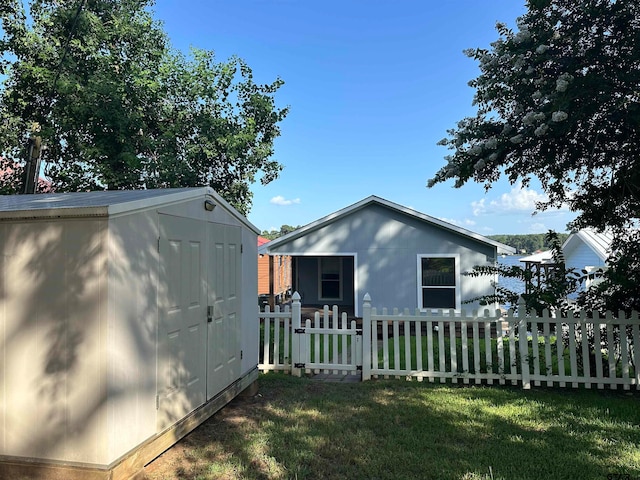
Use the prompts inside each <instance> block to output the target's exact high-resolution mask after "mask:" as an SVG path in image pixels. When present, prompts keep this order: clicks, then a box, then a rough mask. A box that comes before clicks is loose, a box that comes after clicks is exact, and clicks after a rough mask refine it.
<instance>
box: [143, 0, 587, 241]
mask: <svg viewBox="0 0 640 480" xmlns="http://www.w3.org/2000/svg"><path fill="white" fill-rule="evenodd" d="M154 9H155V12H156V18H158V19H159V20H161V21H163V22H164V28H165V30H166V32H167V33H168V35H169V37H170V39H171V42H172V44H173V46H174V47H175V48H177V49H180V50H183V51H187V50H188V49H189V47H190V46H191V45H193V46H196V47H199V48H205V49H209V50H214V51H215V52H216V55H217V58H218V60H220V61H222V60H226V59H227V58H228V57H229V56H231V55H237V56H239V57H241V58H243V59H245V60H246V61H247V63H248V64H249V65H250V66H251V68H252V69H253V73H254V78H255V80H256V81H257V82H261V83H267V82H271V81H273V80H274V79H275V78H276V77H280V78H282V79H283V80H284V82H285V84H284V86H283V87H282V88H281V89H280V90H279V91H278V92H277V94H276V101H277V103H278V105H279V106H281V107H283V106H287V105H288V106H289V107H290V113H289V115H288V116H287V118H286V119H285V120H284V122H282V125H281V129H282V135H281V137H280V138H279V139H278V140H277V141H276V144H275V156H274V158H275V159H276V160H278V161H279V162H280V163H282V164H283V165H284V167H285V168H284V171H283V172H282V174H281V176H280V178H279V179H277V180H275V181H273V182H272V183H270V184H269V185H267V186H262V185H261V184H259V183H258V184H256V185H255V187H254V188H253V192H254V199H253V207H252V210H251V213H250V214H249V220H250V221H251V222H253V223H254V224H255V225H256V226H257V227H258V228H260V229H261V230H271V229H273V228H279V227H280V225H282V224H288V225H305V224H307V223H309V222H312V221H314V220H316V219H318V218H320V217H322V216H324V215H327V214H329V213H332V212H334V211H336V210H338V209H340V208H343V207H346V206H348V205H351V204H353V203H355V202H357V201H359V200H362V199H363V198H365V197H368V196H369V195H377V196H380V197H383V198H385V199H387V200H390V201H392V202H396V203H399V204H401V205H404V206H407V207H411V208H414V209H416V210H419V211H421V212H423V213H426V214H428V215H432V216H435V217H438V218H441V219H444V220H446V221H449V222H451V223H454V224H457V225H459V226H462V227H465V228H468V229H470V230H473V231H476V232H478V233H481V234H483V235H491V234H498V233H544V232H546V231H547V230H548V229H550V228H552V229H555V230H557V231H565V227H566V224H567V222H569V221H571V220H572V219H573V218H574V216H575V215H574V214H572V213H571V212H568V211H566V210H559V211H550V212H542V213H538V214H537V215H534V216H532V212H533V210H534V202H535V201H536V200H540V199H543V198H544V196H543V193H542V190H541V189H540V187H539V184H538V183H537V182H532V184H531V186H530V188H528V189H522V188H521V187H520V186H518V185H515V186H513V185H510V184H509V183H508V182H507V181H506V180H502V181H500V182H498V183H496V184H495V185H494V187H493V189H491V190H490V191H489V192H487V193H485V191H484V188H483V186H482V185H478V184H475V183H469V184H467V185H465V186H464V187H462V188H460V189H454V188H453V186H452V183H446V184H439V185H437V186H435V187H433V188H431V189H427V188H426V183H427V180H428V179H429V178H431V177H432V176H433V175H434V174H435V172H436V171H437V170H438V169H439V168H440V167H441V166H443V165H444V164H445V160H444V156H445V155H446V154H447V153H448V151H447V150H446V149H445V148H443V147H440V146H437V145H436V144H437V142H438V141H439V140H440V139H441V138H443V137H445V136H446V131H447V129H449V128H453V127H454V126H455V124H456V122H457V121H458V120H461V119H462V118H464V117H465V116H469V115H472V114H473V113H474V109H473V106H472V100H473V93H474V91H473V89H471V88H470V87H469V86H468V85H467V83H468V82H469V80H471V79H473V78H475V77H476V76H477V75H478V73H479V70H478V68H477V65H476V62H475V61H473V60H471V59H469V58H467V57H466V56H465V55H464V54H463V53H462V51H463V50H464V49H466V48H475V47H488V46H489V44H490V42H492V41H494V40H496V39H497V38H498V34H497V32H496V30H495V23H496V21H501V22H504V23H506V24H507V25H509V26H510V27H513V28H515V20H516V18H517V17H518V16H520V15H522V14H523V13H524V12H525V8H524V1H523V0H482V1H478V0H446V1H434V0H400V1H391V0H368V1H365V0H342V1H334V0H322V1H319V0H233V1H232V0H189V2H183V1H178V0H157V1H156V5H155V7H154Z"/></svg>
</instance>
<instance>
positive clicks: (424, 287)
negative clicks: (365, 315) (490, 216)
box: [259, 196, 515, 315]
mask: <svg viewBox="0 0 640 480" xmlns="http://www.w3.org/2000/svg"><path fill="white" fill-rule="evenodd" d="M514 252H515V250H514V249H513V248H511V247H509V246H507V245H504V244H502V243H499V242H496V241H495V240H491V239H489V238H486V237H483V236H482V235H479V234H477V233H475V232H472V231H470V230H466V229H464V228H461V227H458V226H456V225H452V224H450V223H448V222H444V221H442V220H440V219H437V218H435V217H431V216H429V215H425V214H424V213H420V212H417V211H415V210H413V209H410V208H407V207H403V206H402V205H398V204H396V203H393V202H390V201H388V200H385V199H383V198H380V197H376V196H370V197H367V198H365V199H363V200H361V201H359V202H357V203H355V204H353V205H350V206H348V207H345V208H343V209H341V210H339V211H337V212H334V213H332V214H330V215H327V216H325V217H323V218H321V219H319V220H317V221H315V222H312V223H310V224H309V225H306V226H304V227H302V228H299V229H297V230H295V231H293V232H291V233H289V234H287V235H284V236H282V237H280V238H277V239H275V240H272V241H271V242H269V243H266V244H264V245H263V246H261V247H260V248H259V253H263V254H269V255H290V256H291V257H292V258H293V269H292V276H293V278H292V285H293V290H294V291H298V293H300V295H301V296H302V302H303V305H308V306H311V305H323V304H330V305H340V306H343V307H351V308H353V310H354V313H355V315H358V314H359V306H360V304H361V303H362V297H363V296H364V294H365V293H369V294H370V295H371V297H372V298H373V299H374V306H376V307H401V308H405V307H406V308H410V309H414V308H420V309H440V308H442V309H455V310H460V309H462V308H464V309H466V310H469V311H471V310H472V309H474V308H478V307H479V305H478V304H477V303H476V304H468V305H465V304H463V302H464V301H465V300H470V299H472V298H476V297H479V296H481V295H488V294H491V293H493V292H494V287H493V286H492V285H491V282H490V279H488V278H486V277H471V276H465V275H463V273H464V272H468V271H471V270H472V269H473V267H474V266H475V265H494V264H495V263H496V259H497V257H498V255H499V254H502V253H509V254H512V253H514Z"/></svg>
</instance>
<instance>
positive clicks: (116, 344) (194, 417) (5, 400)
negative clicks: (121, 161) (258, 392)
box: [0, 188, 258, 480]
mask: <svg viewBox="0 0 640 480" xmlns="http://www.w3.org/2000/svg"><path fill="white" fill-rule="evenodd" d="M257 234H258V230H257V228H256V227H255V226H253V225H252V224H251V223H249V222H248V221H247V220H246V219H245V218H244V217H243V216H242V215H240V214H239V213H238V212H237V211H236V210H235V209H233V208H232V207H231V206H230V205H229V204H228V203H227V202H225V201H224V200H223V199H222V198H221V197H220V196H218V195H217V194H216V193H215V192H214V191H213V190H211V189H210V188H187V189H161V190H142V191H109V192H89V193H66V194H38V195H14V196H2V197H0V358H2V362H1V363H0V379H1V380H2V383H1V384H0V433H1V434H0V478H65V479H86V478H91V479H109V480H113V479H120V478H130V477H131V476H132V475H135V474H136V473H138V474H139V472H140V470H141V469H142V467H143V466H144V464H145V463H147V462H149V461H150V460H152V459H153V458H154V457H155V456H157V455H159V454H160V453H161V452H162V451H164V450H166V449H167V448H168V447H170V446H171V445H172V444H173V443H175V442H177V441H178V440H179V439H180V438H181V437H182V436H184V435H185V434H186V433H188V432H189V431H190V430H192V429H193V428H195V427H196V426H197V425H199V424H200V423H201V422H203V421H204V420H205V419H206V418H207V417H208V416H210V415H211V414H213V413H214V412H215V411H216V410H217V409H219V408H221V407H222V406H223V405H225V404H226V403H227V402H228V401H230V400H231V399H232V398H233V397H234V396H235V395H237V394H238V393H239V392H240V391H241V390H243V389H244V388H246V387H248V386H250V385H251V384H252V383H253V382H255V380H256V379H257V363H258V329H257V327H256V310H257V307H256V297H257V257H258V255H257V244H256V243H257Z"/></svg>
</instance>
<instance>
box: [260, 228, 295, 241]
mask: <svg viewBox="0 0 640 480" xmlns="http://www.w3.org/2000/svg"><path fill="white" fill-rule="evenodd" d="M298 228H300V225H298V226H297V227H293V226H291V225H282V226H281V227H280V229H279V230H263V231H262V233H261V234H260V236H261V237H264V238H267V239H269V240H275V239H276V238H278V237H281V236H283V235H286V234H287V233H291V232H293V231H294V230H297V229H298Z"/></svg>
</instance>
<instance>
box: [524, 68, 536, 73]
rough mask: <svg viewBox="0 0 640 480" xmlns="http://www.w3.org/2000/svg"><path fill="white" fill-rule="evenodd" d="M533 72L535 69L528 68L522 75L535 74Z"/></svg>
mask: <svg viewBox="0 0 640 480" xmlns="http://www.w3.org/2000/svg"><path fill="white" fill-rule="evenodd" d="M535 71H536V69H535V68H533V67H529V68H527V69H526V70H525V71H524V73H526V74H527V75H531V74H532V73H533V72H535Z"/></svg>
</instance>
